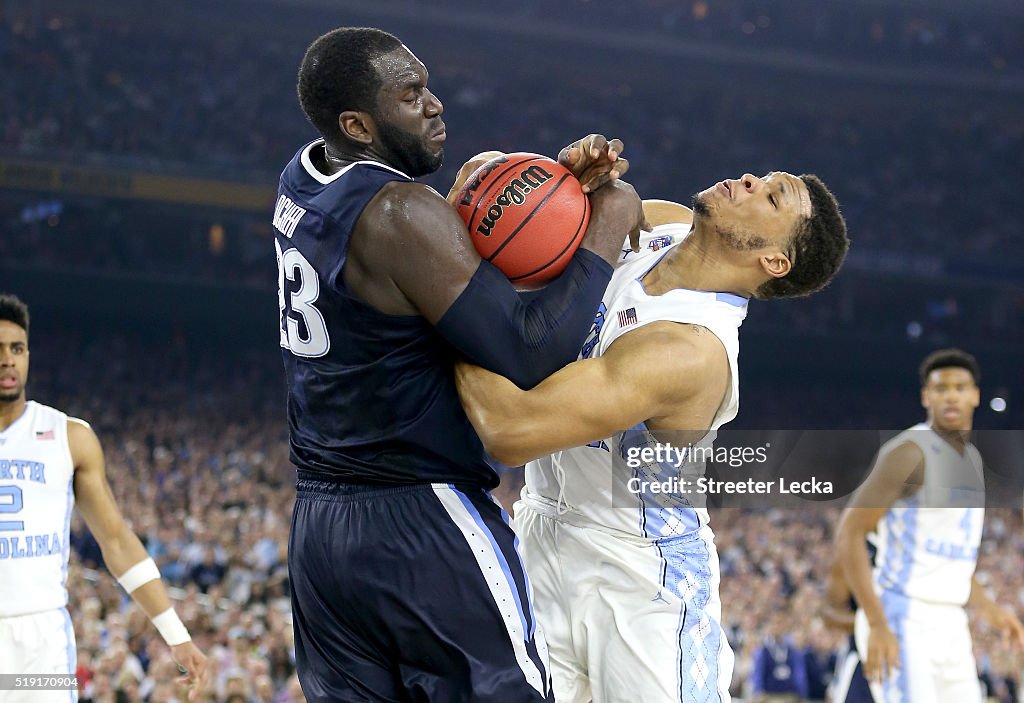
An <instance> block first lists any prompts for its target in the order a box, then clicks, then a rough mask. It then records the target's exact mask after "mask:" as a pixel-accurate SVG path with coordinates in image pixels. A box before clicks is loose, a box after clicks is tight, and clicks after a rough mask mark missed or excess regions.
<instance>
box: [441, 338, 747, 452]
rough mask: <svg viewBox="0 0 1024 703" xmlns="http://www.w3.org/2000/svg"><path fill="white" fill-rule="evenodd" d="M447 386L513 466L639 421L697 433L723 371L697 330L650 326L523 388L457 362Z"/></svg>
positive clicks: (717, 400)
mask: <svg viewBox="0 0 1024 703" xmlns="http://www.w3.org/2000/svg"><path fill="white" fill-rule="evenodd" d="M695 330H703V332H701V333H696V332H695ZM455 380H456V386H457V388H458V391H459V396H460V398H461V400H462V404H463V407H465V409H466V415H467V416H468V417H469V420H470V422H471V423H472V424H473V427H474V428H476V431H477V433H478V434H479V435H480V438H481V440H482V441H483V444H484V447H485V448H486V449H487V452H488V453H489V454H490V455H491V456H492V457H494V458H495V459H497V460H498V461H500V462H502V463H503V464H507V465H509V466H518V465H520V464H524V463H526V462H527V461H530V460H532V459H536V458H537V457H540V456H544V455H545V454H549V453H551V452H553V451H557V450H559V449H565V448H568V447H575V446H580V445H583V444H587V443H589V442H592V441H594V440H598V439H604V438H606V437H609V436H611V435H613V434H615V433H616V432H620V431H622V430H625V429H628V428H630V427H633V426H634V425H637V424H638V423H641V422H645V421H652V423H654V424H660V425H662V426H664V427H672V428H674V429H679V430H701V429H706V428H707V427H708V426H709V423H710V421H711V419H712V418H713V417H714V413H715V411H716V410H717V409H718V407H719V405H720V404H721V401H722V397H723V395H724V393H725V389H726V385H727V383H728V381H729V366H728V361H727V359H726V357H725V353H724V349H723V347H722V344H721V342H720V341H719V340H718V338H717V337H715V336H714V335H713V334H711V333H710V332H707V331H706V330H705V329H704V328H703V327H700V328H698V327H696V326H694V325H683V324H678V323H674V322H655V323H651V324H649V325H646V326H644V327H641V328H639V329H637V330H635V331H632V332H630V333H629V334H626V335H624V336H623V337H621V338H619V339H617V340H616V341H615V342H614V343H613V344H612V345H611V347H610V348H609V349H608V351H607V352H606V353H605V354H604V355H602V356H600V357H598V358H595V359H584V360H582V361H577V362H574V363H572V364H570V365H568V366H566V367H565V368H563V369H562V370H560V371H559V372H558V373H556V374H554V375H552V376H550V377H549V378H547V379H545V380H544V381H543V382H542V383H541V384H539V385H538V386H537V387H536V388H533V389H532V390H529V391H523V390H520V389H519V388H517V387H516V385H515V384H514V383H512V382H511V381H509V380H507V379H505V378H502V377H501V376H498V375H496V374H493V373H491V372H489V371H486V370H484V369H482V368H480V367H478V366H474V365H472V364H467V363H464V362H462V363H459V364H457V365H456V369H455Z"/></svg>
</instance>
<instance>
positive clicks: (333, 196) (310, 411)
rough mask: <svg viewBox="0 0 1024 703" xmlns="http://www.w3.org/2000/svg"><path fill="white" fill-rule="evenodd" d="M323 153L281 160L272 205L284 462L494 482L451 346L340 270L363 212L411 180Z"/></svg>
mask: <svg viewBox="0 0 1024 703" xmlns="http://www.w3.org/2000/svg"><path fill="white" fill-rule="evenodd" d="M323 149H324V146H323V141H322V140H318V141H315V142H312V143H311V144H308V145H306V146H305V147H303V148H302V149H301V150H299V152H298V153H297V154H296V155H295V156H294V157H293V158H292V160H291V161H290V162H289V163H288V165H287V166H286V167H285V169H284V171H283V172H282V174H281V181H280V187H279V190H278V199H277V205H276V207H275V210H274V235H275V239H276V246H277V256H278V269H279V273H278V290H279V304H280V308H281V319H280V324H281V347H282V353H283V356H284V365H285V373H286V377H287V382H288V426H289V430H290V432H289V435H290V450H291V460H292V462H293V463H294V464H295V465H296V466H297V467H298V468H300V469H302V470H303V471H305V472H308V473H309V474H312V475H315V476H320V477H322V478H325V479H333V480H340V481H345V482H351V483H426V482H430V483H462V484H466V483H469V484H474V485H479V486H483V487H485V488H492V487H494V486H496V485H497V484H498V477H497V474H496V473H495V471H494V470H493V469H492V468H491V466H490V465H489V464H488V463H487V459H486V455H485V453H484V450H483V446H482V445H481V443H480V439H479V438H478V437H477V435H476V432H475V430H474V429H473V427H472V425H471V424H470V423H469V420H468V419H467V418H466V415H465V413H464V412H463V409H462V405H461V404H460V403H459V397H458V394H457V393H456V390H455V382H454V377H453V373H452V364H453V362H454V359H455V353H454V351H453V349H452V348H451V347H450V346H449V345H448V344H447V342H445V341H444V340H443V339H442V338H441V336H440V335H439V334H437V333H436V332H435V331H434V328H433V327H432V326H431V325H430V324H429V323H428V322H427V321H426V320H425V319H424V318H422V317H420V316H418V315H387V314H384V313H382V312H379V311H377V310H376V309H374V308H372V307H370V306H369V305H367V304H366V303H364V302H362V301H361V300H360V299H359V298H358V297H357V296H356V295H355V294H354V293H353V292H352V291H350V290H349V289H348V288H347V286H346V285H345V281H344V278H343V276H342V269H343V267H344V265H345V259H346V255H347V252H348V246H349V242H350V240H351V236H352V231H353V229H354V228H355V225H356V222H357V220H358V219H359V216H360V215H361V214H362V212H363V209H364V208H365V207H366V205H367V204H368V203H369V202H370V200H372V199H373V197H374V196H375V195H376V194H377V193H378V192H379V191H380V189H381V188H383V187H384V186H385V185H386V184H388V183H390V182H392V181H411V180H412V179H411V178H410V177H409V176H407V175H405V174H404V173H402V172H400V171H398V170H396V169H393V168H391V167H389V166H386V165H384V164H381V163H377V162H372V161H361V162H356V163H354V164H351V165H350V166H348V167H346V168H345V169H343V170H342V171H340V172H338V173H336V174H334V175H332V176H325V175H324V174H322V173H320V172H319V171H317V169H316V168H315V167H314V165H313V163H312V160H311V154H315V153H316V152H317V151H319V152H320V154H321V155H322V153H323ZM394 255H395V256H408V255H410V253H409V252H400V251H396V252H394Z"/></svg>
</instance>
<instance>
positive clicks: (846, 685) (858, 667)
mask: <svg viewBox="0 0 1024 703" xmlns="http://www.w3.org/2000/svg"><path fill="white" fill-rule="evenodd" d="M851 639H852V638H851ZM832 701H833V702H834V703H874V701H875V699H874V697H873V696H872V695H871V687H870V686H869V685H868V680H867V677H865V676H864V665H863V664H862V663H861V661H860V656H859V655H858V654H857V650H856V649H854V648H851V649H849V650H847V652H846V656H844V657H842V658H841V659H839V661H837V662H836V673H835V677H834V678H833V684H832Z"/></svg>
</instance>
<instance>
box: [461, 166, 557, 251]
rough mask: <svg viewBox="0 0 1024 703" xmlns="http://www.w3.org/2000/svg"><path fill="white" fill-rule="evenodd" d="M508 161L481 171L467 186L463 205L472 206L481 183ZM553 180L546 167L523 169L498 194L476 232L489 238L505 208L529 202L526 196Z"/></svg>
mask: <svg viewBox="0 0 1024 703" xmlns="http://www.w3.org/2000/svg"><path fill="white" fill-rule="evenodd" d="M507 161H508V159H507V158H499V159H495V160H494V161H493V162H491V163H489V164H488V165H487V168H485V169H483V170H481V172H480V173H478V174H477V175H476V176H475V177H474V178H473V181H472V182H471V183H470V184H469V185H468V186H466V190H465V192H464V193H463V196H462V204H463V205H469V204H471V203H472V201H473V192H474V191H475V190H476V189H477V188H479V187H480V182H481V181H482V180H483V179H484V178H485V177H486V176H487V174H489V173H491V172H492V171H493V170H494V169H496V168H498V166H500V165H501V164H503V163H506V162H507ZM552 178H554V176H553V175H552V174H550V173H548V172H547V171H545V170H544V167H543V166H541V165H540V164H534V165H532V166H530V167H529V168H526V169H523V170H522V171H521V172H520V173H519V176H517V177H516V178H513V179H512V180H511V181H509V183H508V185H506V186H505V188H504V189H503V190H502V191H501V193H499V194H498V197H497V198H495V199H494V204H493V205H491V206H490V207H489V208H487V214H485V215H484V216H483V217H482V218H481V219H480V224H479V225H477V228H476V231H477V232H479V233H480V234H482V235H483V236H485V237H489V236H490V235H491V230H492V229H493V228H494V225H495V224H496V223H497V222H498V220H500V219H501V215H502V213H504V211H505V208H507V207H510V206H512V205H522V204H523V203H525V202H526V200H527V197H526V196H528V195H529V194H530V193H532V192H533V191H534V190H536V189H537V188H539V187H540V186H541V185H542V184H544V183H545V182H546V181H549V180H551V179H552Z"/></svg>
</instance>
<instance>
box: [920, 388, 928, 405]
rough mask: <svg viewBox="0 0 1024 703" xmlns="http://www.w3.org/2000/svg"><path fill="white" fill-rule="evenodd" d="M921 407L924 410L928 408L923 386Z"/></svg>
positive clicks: (925, 390) (925, 391)
mask: <svg viewBox="0 0 1024 703" xmlns="http://www.w3.org/2000/svg"><path fill="white" fill-rule="evenodd" d="M921 407H922V408H924V409H925V410H927V409H928V396H927V389H925V388H922V389H921Z"/></svg>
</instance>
